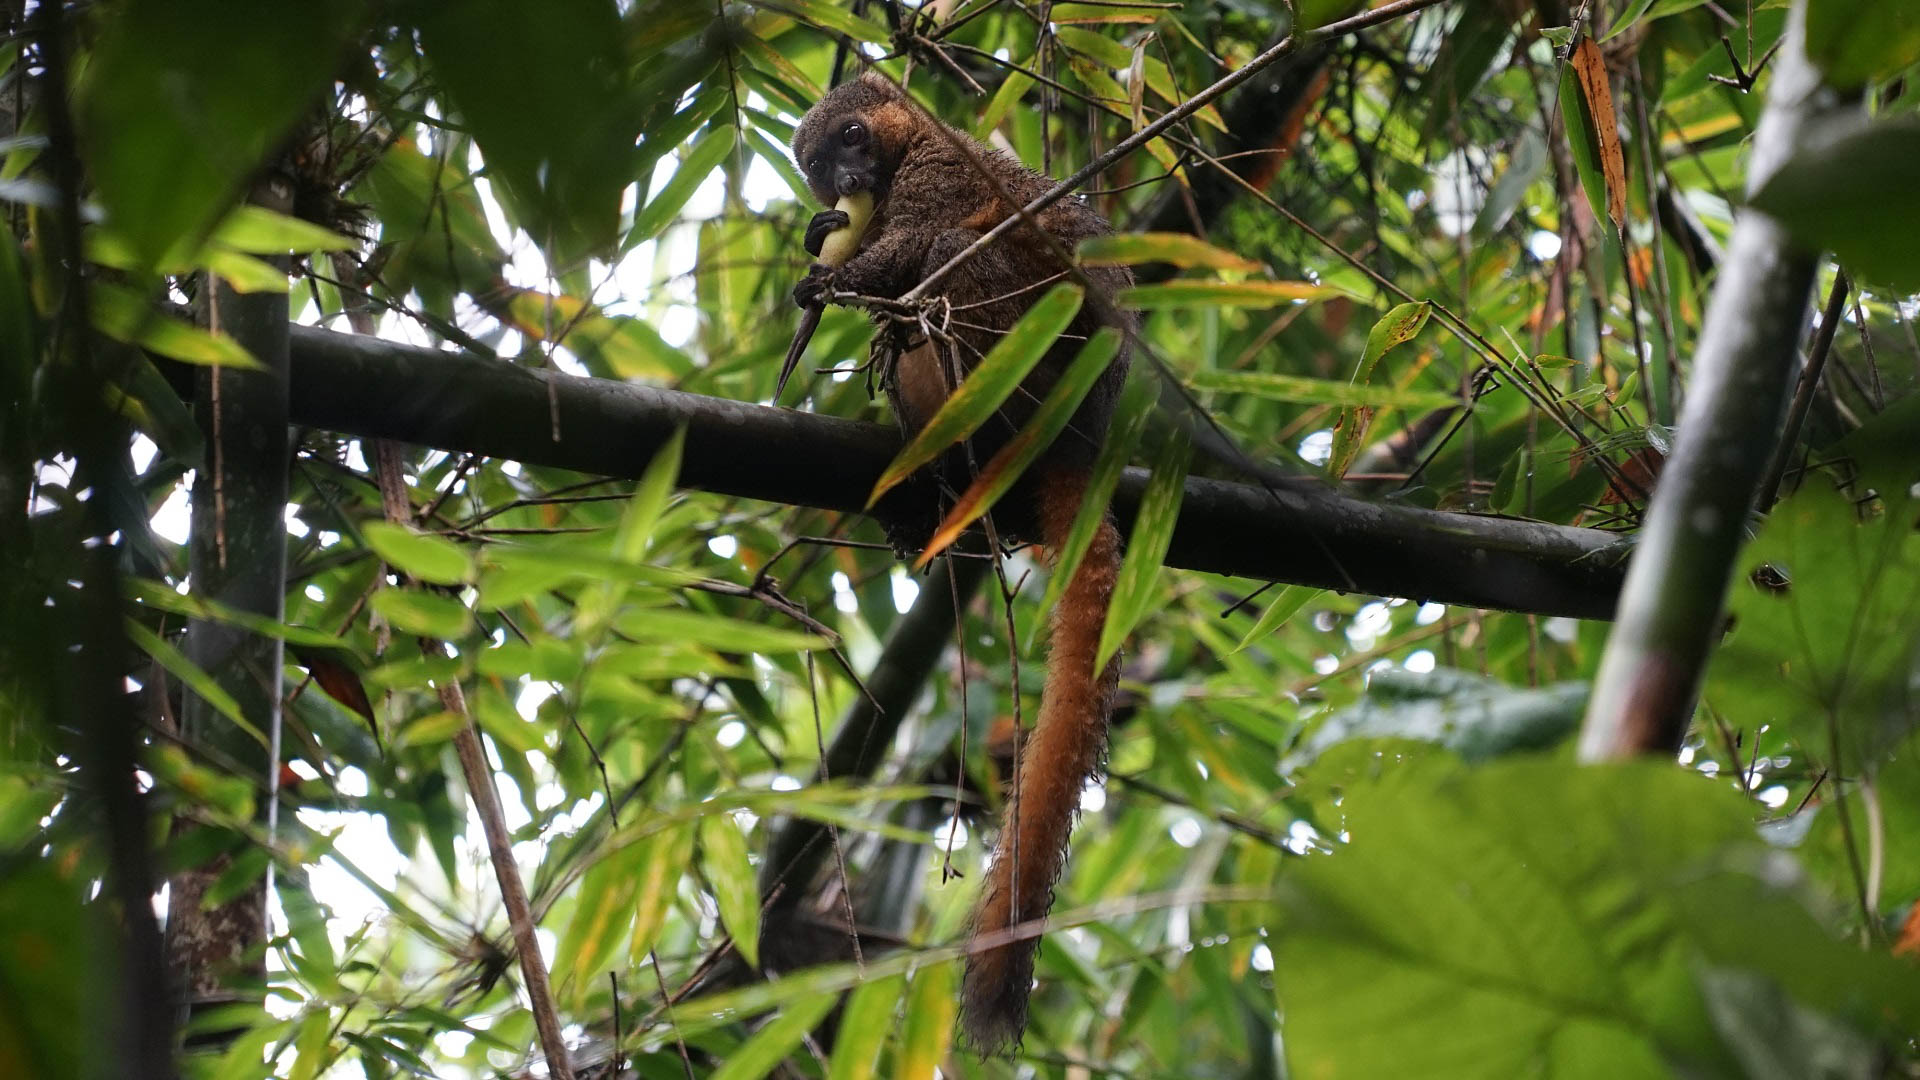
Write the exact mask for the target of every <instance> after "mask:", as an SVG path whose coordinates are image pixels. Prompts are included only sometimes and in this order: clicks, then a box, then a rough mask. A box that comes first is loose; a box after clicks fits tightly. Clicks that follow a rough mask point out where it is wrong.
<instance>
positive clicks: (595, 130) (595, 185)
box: [416, 0, 654, 264]
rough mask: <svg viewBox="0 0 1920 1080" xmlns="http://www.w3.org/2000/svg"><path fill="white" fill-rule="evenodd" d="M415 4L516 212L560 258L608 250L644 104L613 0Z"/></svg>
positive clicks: (441, 74)
mask: <svg viewBox="0 0 1920 1080" xmlns="http://www.w3.org/2000/svg"><path fill="white" fill-rule="evenodd" d="M416 10H420V11H421V16H422V17H421V18H420V19H419V27H420V34H421V42H422V44H423V45H424V46H425V47H426V52H427V56H428V59H430V60H431V61H432V63H433V70H434V74H435V75H436V76H437V77H438V80H439V83H440V86H441V88H442V89H443V90H444V91H445V92H446V94H447V95H448V97H450V98H451V99H452V102H453V105H454V107H455V108H456V109H457V110H459V114H460V117H461V119H462V120H463V121H464V122H465V124H466V127H467V130H469V131H471V132H472V133H473V137H474V141H475V142H477V143H479V145H480V152H481V153H482V154H484V155H485V157H486V161H487V171H488V174H489V176H490V177H491V178H492V179H493V180H494V181H495V185H494V190H495V192H496V193H497V194H499V195H500V196H501V200H502V202H503V203H505V204H506V205H507V206H508V207H509V208H510V210H511V212H512V213H513V214H514V217H515V218H516V220H517V221H518V223H519V224H521V225H523V226H525V227H526V228H527V230H528V231H529V232H530V233H532V234H533V237H534V239H535V240H536V241H538V242H540V243H542V244H545V245H550V246H551V248H552V249H553V250H554V251H555V252H556V253H557V254H558V257H559V260H558V261H559V262H561V263H567V264H570V263H572V262H573V261H575V260H576V259H579V258H582V257H584V256H586V255H588V254H590V253H594V252H601V251H609V250H611V249H612V247H613V244H614V239H615V236H616V234H617V232H618V229H619V223H620V193H621V190H622V189H623V188H625V187H626V186H627V185H628V184H629V183H631V182H632V181H633V180H634V175H633V167H634V161H635V152H634V142H635V137H636V136H637V134H638V132H639V115H640V110H642V109H645V108H648V107H651V106H652V105H653V104H654V103H653V102H646V101H637V100H635V97H634V94H635V90H634V88H633V86H632V85H631V83H630V82H629V78H630V73H631V71H632V69H631V66H630V65H629V64H628V63H627V59H626V57H625V56H624V55H623V53H624V50H623V45H624V44H625V42H626V41H627V38H626V35H624V34H622V33H621V29H620V14H619V10H618V6H617V5H616V4H614V3H613V2H612V0H554V2H550V3H544V4H523V3H518V2H517V0H468V2H466V3H461V4H442V5H433V6H431V7H428V8H425V9H416Z"/></svg>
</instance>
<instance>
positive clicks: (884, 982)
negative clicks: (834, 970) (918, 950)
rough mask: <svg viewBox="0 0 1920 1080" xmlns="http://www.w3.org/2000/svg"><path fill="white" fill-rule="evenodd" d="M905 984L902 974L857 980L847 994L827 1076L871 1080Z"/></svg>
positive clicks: (828, 1078) (904, 977)
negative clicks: (853, 987) (859, 981)
mask: <svg viewBox="0 0 1920 1080" xmlns="http://www.w3.org/2000/svg"><path fill="white" fill-rule="evenodd" d="M906 988H907V978H906V976H904V975H889V976H887V977H886V978H884V979H874V980H872V981H871V982H864V983H861V984H860V988H859V989H857V990H855V991H854V992H853V993H852V994H851V995H849V996H848V997H847V1011H846V1012H845V1013H843V1014H842V1015H841V1017H840V1035H839V1037H838V1038H837V1039H835V1040H834V1044H833V1061H832V1062H831V1063H830V1065H829V1067H828V1069H827V1080H873V1077H874V1075H875V1074H876V1073H877V1072H878V1067H879V1064H880V1060H879V1059H880V1048H881V1047H882V1046H883V1045H885V1043H886V1041H887V1032H888V1031H890V1030H892V1028H893V1013H894V1010H895V1009H897V1008H898V1007H899V1005H900V998H901V995H902V993H903V992H904V991H905V990H906Z"/></svg>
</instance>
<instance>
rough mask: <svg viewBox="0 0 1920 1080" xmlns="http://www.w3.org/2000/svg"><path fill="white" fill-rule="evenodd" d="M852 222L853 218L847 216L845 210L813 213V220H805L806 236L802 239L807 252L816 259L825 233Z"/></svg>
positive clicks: (823, 241)
mask: <svg viewBox="0 0 1920 1080" xmlns="http://www.w3.org/2000/svg"><path fill="white" fill-rule="evenodd" d="M852 223H853V219H852V218H850V217H848V216H847V212H846V211H845V210H822V211H820V212H819V213H817V214H815V215H813V220H812V221H809V222H807V238H806V240H805V241H804V243H805V244H806V246H807V254H809V255H811V256H813V257H814V258H816V259H817V258H819V257H820V248H821V245H823V244H825V243H826V242H827V234H828V233H830V232H837V231H839V230H840V229H844V228H846V227H847V226H848V225H851V224H852Z"/></svg>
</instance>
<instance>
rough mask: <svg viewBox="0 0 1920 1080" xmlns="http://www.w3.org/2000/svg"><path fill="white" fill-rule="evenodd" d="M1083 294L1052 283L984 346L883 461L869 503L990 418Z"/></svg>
mask: <svg viewBox="0 0 1920 1080" xmlns="http://www.w3.org/2000/svg"><path fill="white" fill-rule="evenodd" d="M1082 299H1083V293H1082V291H1081V289H1080V287H1079V286H1077V285H1055V286H1054V287H1053V288H1052V289H1051V290H1049V291H1048V293H1047V295H1045V296H1043V297H1041V298H1040V302H1039V303H1037V304H1035V305H1033V307H1032V308H1031V309H1029V310H1028V312H1027V313H1026V314H1025V315H1023V316H1021V318H1020V321H1019V322H1017V323H1015V324H1013V329H1011V330H1009V331H1007V333H1006V336H1005V337H1002V338H1001V339H1000V340H999V342H997V343H996V344H995V345H994V346H993V348H992V349H989V350H988V351H987V355H986V357H985V358H984V359H982V360H981V361H980V363H979V365H978V366H976V367H975V368H974V369H973V370H972V371H970V372H968V373H967V377H966V379H965V380H964V381H962V382H961V384H960V388H959V389H958V390H955V391H954V392H953V394H952V396H950V397H948V398H947V402H946V404H944V405H942V406H940V411H939V412H937V413H934V414H933V419H932V420H929V421H928V422H927V426H925V427H923V428H921V429H920V431H919V432H918V433H917V434H915V435H914V437H913V439H912V440H911V441H910V442H908V443H907V445H906V446H905V447H904V448H903V449H902V450H901V451H900V453H899V455H898V456H896V457H895V458H894V459H893V463H892V464H890V465H888V466H887V470H886V472H884V473H882V474H881V475H880V479H879V481H878V482H876V483H875V484H874V485H873V493H872V494H871V495H869V496H867V505H868V506H872V505H873V504H874V503H876V502H879V501H880V496H881V495H883V494H885V493H886V492H887V491H888V489H890V488H892V487H893V486H894V485H896V484H898V483H900V482H901V481H902V480H905V479H906V478H907V477H909V476H911V475H913V471H914V470H915V469H918V468H919V467H920V466H922V465H925V464H926V463H927V462H929V461H932V460H933V459H934V458H935V457H938V456H939V455H940V452H941V451H943V450H945V449H946V448H947V447H949V446H952V445H953V444H954V443H957V442H959V441H960V440H962V439H964V438H966V437H967V436H969V435H971V434H973V433H974V432H975V431H976V430H978V429H979V427H980V425H981V424H984V423H986V422H987V421H988V420H989V419H991V418H992V416H993V415H994V414H995V413H996V412H998V411H999V410H1000V405H1001V403H1002V402H1004V401H1006V400H1007V398H1009V397H1011V396H1012V395H1013V393H1014V391H1015V390H1016V389H1018V388H1019V386H1020V384H1021V383H1022V382H1023V381H1025V379H1026V377H1027V373H1028V372H1030V371H1032V370H1033V366H1034V365H1035V364H1037V363H1039V362H1040V357H1042V356H1043V355H1045V354H1046V351H1047V350H1048V349H1049V348H1052V347H1053V343H1054V341H1055V339H1057V338H1058V337H1059V336H1060V334H1061V332H1062V331H1064V330H1066V328H1067V325H1068V324H1069V323H1071V322H1073V317H1074V315H1076V314H1078V313H1079V311H1080V301H1081V300H1082Z"/></svg>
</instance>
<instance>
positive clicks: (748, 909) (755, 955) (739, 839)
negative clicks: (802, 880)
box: [700, 814, 760, 967]
mask: <svg viewBox="0 0 1920 1080" xmlns="http://www.w3.org/2000/svg"><path fill="white" fill-rule="evenodd" d="M700 867H701V869H702V870H703V871H705V873H706V876H707V884H708V885H709V886H711V887H712V889H713V900H714V903H715V904H716V905H717V906H718V907H719V908H720V922H721V924H722V925H723V926H725V927H726V928H727V933H728V935H729V936H731V937H732V938H733V947H734V948H736V949H738V950H740V956H741V958H742V959H744V960H746V962H747V966H749V967H759V966H760V892H759V890H758V889H756V888H755V887H754V883H753V866H752V864H751V863H749V862H748V860H747V838H746V837H745V836H743V835H741V833H740V826H739V825H737V824H735V823H734V820H733V815H731V814H710V815H708V816H706V817H703V818H701V819H700Z"/></svg>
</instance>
